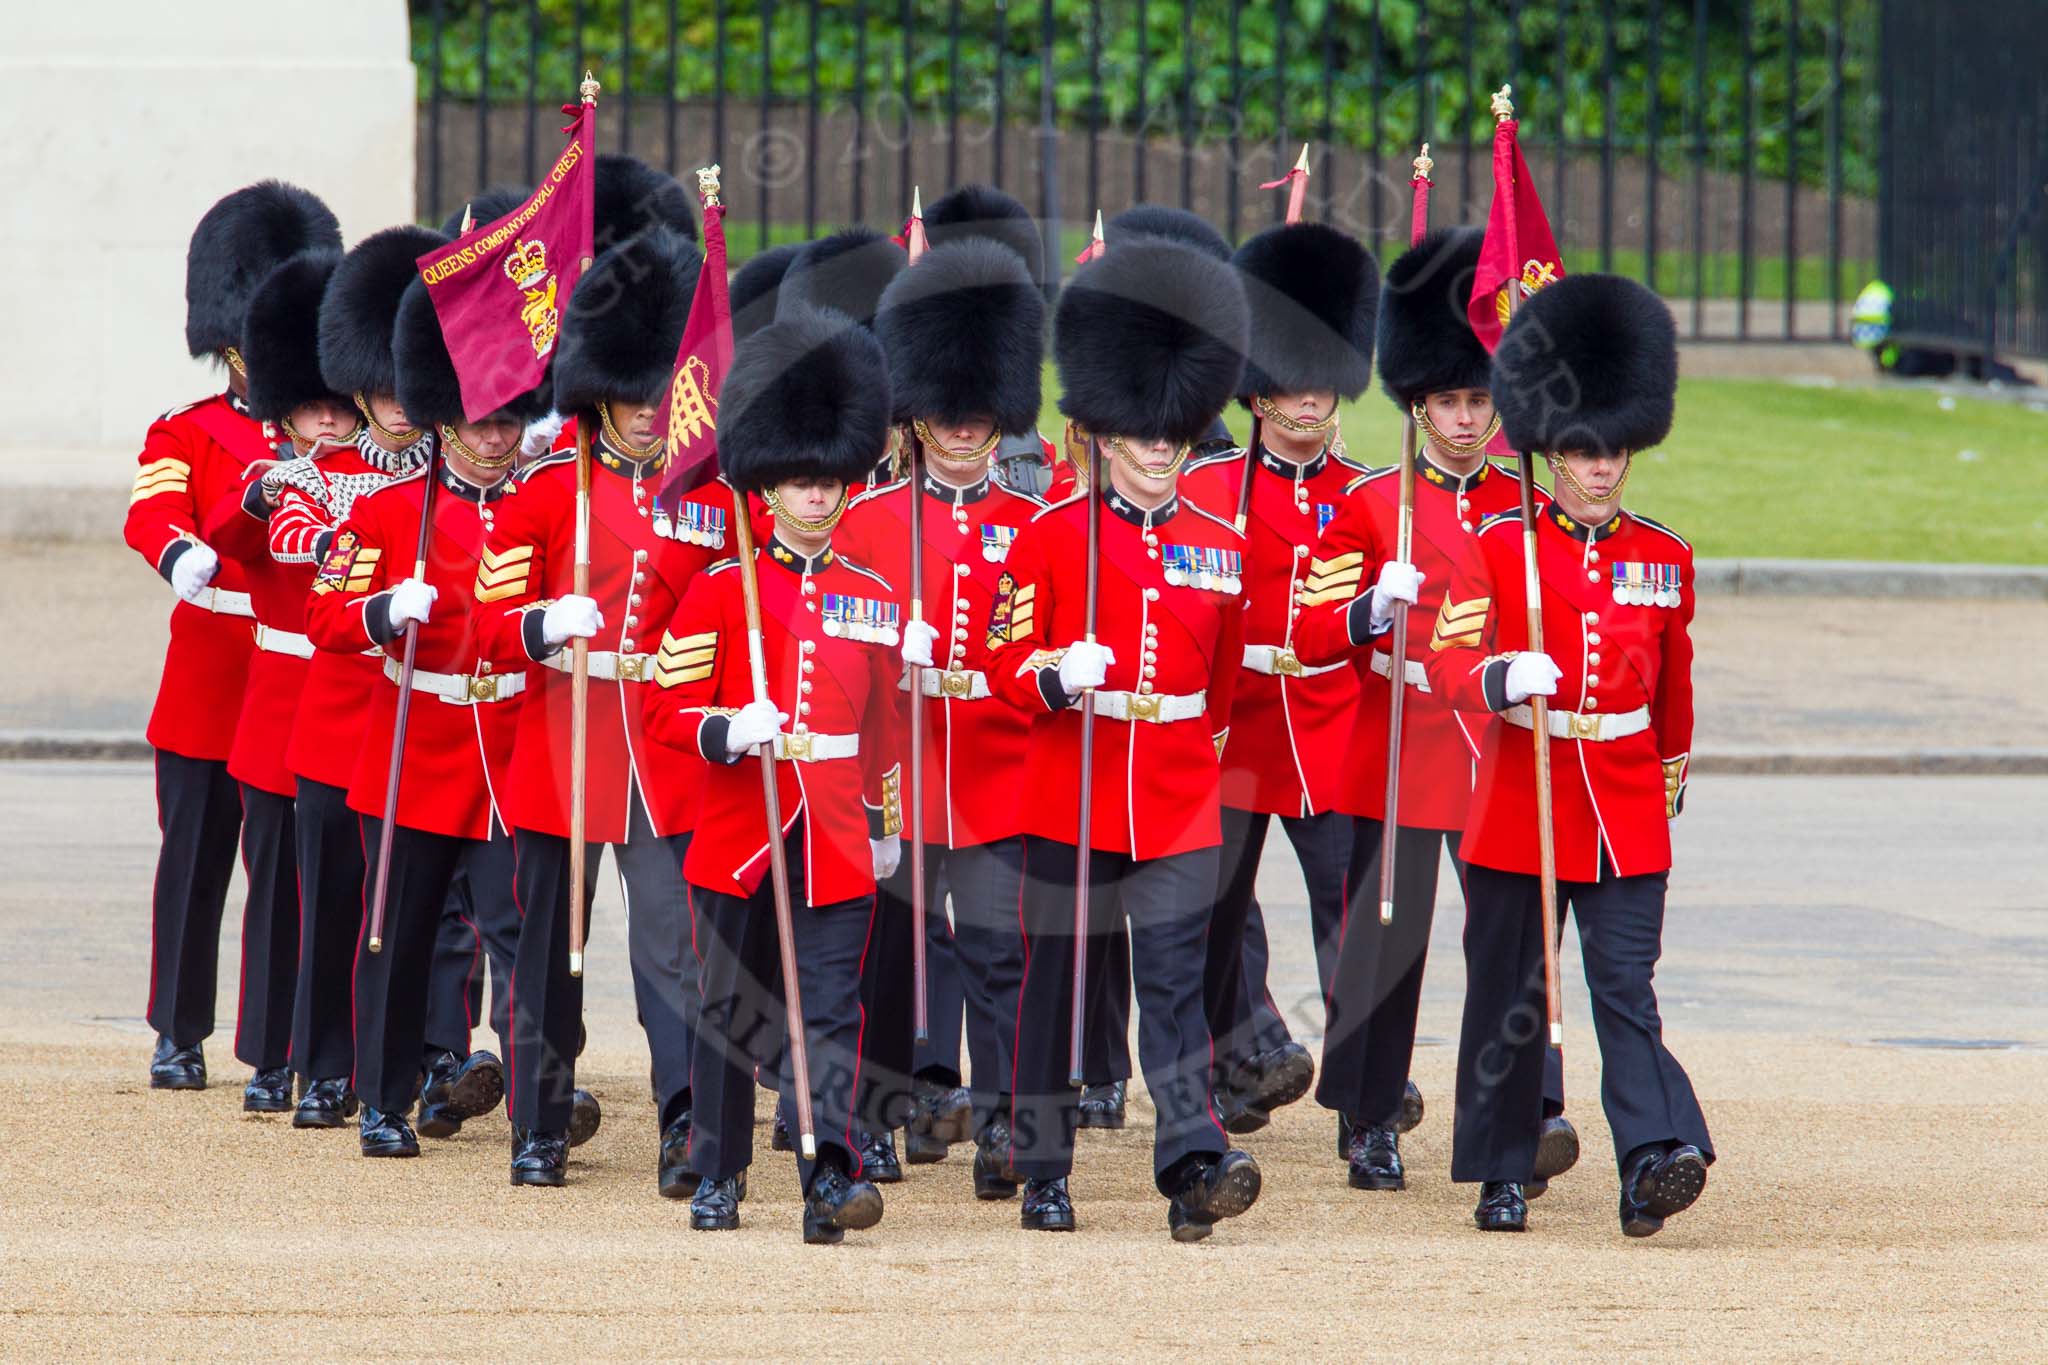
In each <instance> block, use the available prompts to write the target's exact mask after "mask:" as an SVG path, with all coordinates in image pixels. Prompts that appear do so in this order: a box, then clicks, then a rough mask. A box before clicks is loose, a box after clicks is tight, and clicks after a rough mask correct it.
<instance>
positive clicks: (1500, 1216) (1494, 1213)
mask: <svg viewBox="0 0 2048 1365" xmlns="http://www.w3.org/2000/svg"><path fill="white" fill-rule="evenodd" d="M1472 1221H1473V1222H1474V1223H1475V1224H1477V1225H1478V1227H1479V1230H1480V1231H1481V1232H1525V1231H1527V1230H1528V1227H1529V1205H1528V1203H1527V1202H1526V1201H1525V1200H1524V1199H1523V1198H1522V1187H1521V1186H1520V1185H1517V1184H1515V1183H1514V1182H1513V1181H1509V1180H1489V1181H1487V1182H1486V1183H1485V1184H1483V1185H1481V1186H1480V1187H1479V1207H1478V1208H1476V1209H1474V1210H1472Z"/></svg>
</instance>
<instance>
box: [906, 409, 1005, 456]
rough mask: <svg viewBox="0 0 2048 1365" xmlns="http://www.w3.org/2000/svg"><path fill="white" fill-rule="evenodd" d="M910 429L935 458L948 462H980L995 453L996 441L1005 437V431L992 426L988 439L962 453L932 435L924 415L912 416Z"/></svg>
mask: <svg viewBox="0 0 2048 1365" xmlns="http://www.w3.org/2000/svg"><path fill="white" fill-rule="evenodd" d="M910 429H911V430H912V431H913V432H915V433H916V434H917V439H918V440H919V441H922V442H923V443H924V448H925V450H926V451H927V452H928V453H929V454H930V455H931V456H932V458H933V459H936V460H943V461H945V462H946V463H947V464H980V463H981V462H982V461H983V460H986V459H987V458H988V457H989V456H990V455H991V454H993V453H994V451H995V448H996V442H998V441H1000V440H1002V439H1003V433H1002V432H1001V431H999V430H997V429H996V428H995V427H993V426H991V427H990V428H989V430H988V439H987V440H986V441H983V442H982V443H981V444H980V445H978V446H976V447H975V448H974V449H972V450H970V451H967V452H966V453H965V454H962V453H959V452H956V451H951V450H948V449H946V447H945V446H944V445H943V444H942V443H941V442H940V441H939V439H938V438H937V437H936V436H934V435H932V429H931V427H930V426H929V425H927V424H926V422H925V420H924V418H922V417H913V418H911V419H910Z"/></svg>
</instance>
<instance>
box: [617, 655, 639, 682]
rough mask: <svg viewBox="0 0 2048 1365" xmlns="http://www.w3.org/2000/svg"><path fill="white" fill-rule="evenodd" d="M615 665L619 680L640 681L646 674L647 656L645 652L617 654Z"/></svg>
mask: <svg viewBox="0 0 2048 1365" xmlns="http://www.w3.org/2000/svg"><path fill="white" fill-rule="evenodd" d="M613 657H614V658H615V659H617V660H618V663H617V665H616V667H615V670H614V671H616V672H617V674H618V675H619V681H620V682H641V681H643V680H644V679H645V678H646V676H647V673H646V669H647V656H646V655H645V654H617V655H614V656H613Z"/></svg>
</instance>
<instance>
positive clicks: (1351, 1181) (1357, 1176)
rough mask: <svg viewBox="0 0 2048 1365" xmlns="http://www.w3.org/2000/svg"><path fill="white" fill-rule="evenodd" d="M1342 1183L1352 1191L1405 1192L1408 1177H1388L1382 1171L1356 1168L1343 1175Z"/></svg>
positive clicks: (1388, 1175)
mask: <svg viewBox="0 0 2048 1365" xmlns="http://www.w3.org/2000/svg"><path fill="white" fill-rule="evenodd" d="M1344 1183H1346V1184H1347V1185H1349V1186H1351V1188H1352V1189H1354V1190H1405V1189H1407V1188H1408V1177H1407V1176H1405V1175H1390V1174H1388V1173H1386V1172H1384V1171H1361V1170H1359V1169H1358V1168H1357V1167H1356V1166H1354V1167H1352V1168H1351V1170H1350V1171H1349V1172H1348V1173H1347V1174H1346V1175H1345V1177H1344Z"/></svg>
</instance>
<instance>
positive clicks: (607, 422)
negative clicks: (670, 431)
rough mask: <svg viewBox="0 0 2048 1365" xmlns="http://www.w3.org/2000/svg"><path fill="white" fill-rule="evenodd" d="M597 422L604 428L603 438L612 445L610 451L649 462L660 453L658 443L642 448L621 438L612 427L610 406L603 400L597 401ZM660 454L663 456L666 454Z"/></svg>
mask: <svg viewBox="0 0 2048 1365" xmlns="http://www.w3.org/2000/svg"><path fill="white" fill-rule="evenodd" d="M597 422H598V425H599V426H601V427H603V428H604V438H605V439H606V440H607V441H610V442H611V443H612V449H613V450H616V451H618V452H619V454H621V455H623V456H625V457H626V458H627V459H629V460H651V459H653V458H654V456H655V454H656V453H657V452H660V451H661V442H660V441H649V442H648V443H647V444H646V445H644V446H636V445H634V444H633V443H632V442H631V441H628V440H627V439H626V438H625V437H624V436H621V435H620V434H619V429H618V428H617V427H615V426H613V425H612V407H611V404H609V403H607V402H605V401H604V400H603V399H599V400H598V404H597ZM662 453H664V454H665V453H666V452H662Z"/></svg>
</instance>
